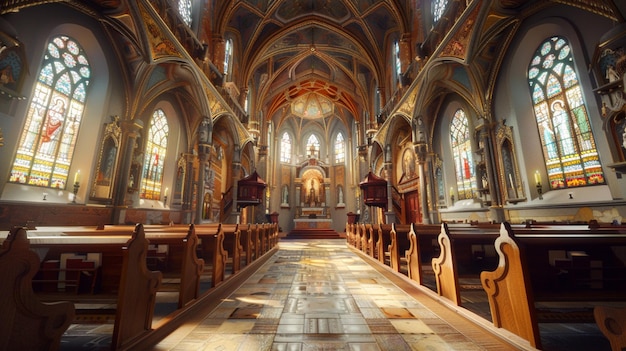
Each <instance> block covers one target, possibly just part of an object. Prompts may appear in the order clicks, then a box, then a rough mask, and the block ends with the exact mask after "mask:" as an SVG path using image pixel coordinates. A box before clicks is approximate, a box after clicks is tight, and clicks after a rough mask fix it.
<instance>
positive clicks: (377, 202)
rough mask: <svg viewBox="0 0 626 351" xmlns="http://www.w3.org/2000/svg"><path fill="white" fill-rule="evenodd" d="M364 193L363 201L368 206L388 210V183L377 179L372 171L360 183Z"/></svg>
mask: <svg viewBox="0 0 626 351" xmlns="http://www.w3.org/2000/svg"><path fill="white" fill-rule="evenodd" d="M359 188H361V191H362V193H363V201H364V202H365V204H366V205H367V206H375V207H382V208H387V181H386V180H384V179H383V178H380V177H377V176H376V175H375V174H374V173H372V172H371V171H370V172H369V173H368V174H367V176H365V179H363V181H362V182H361V183H359Z"/></svg>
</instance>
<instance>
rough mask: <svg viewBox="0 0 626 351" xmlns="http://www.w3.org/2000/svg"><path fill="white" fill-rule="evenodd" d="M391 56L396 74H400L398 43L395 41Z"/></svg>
mask: <svg viewBox="0 0 626 351" xmlns="http://www.w3.org/2000/svg"><path fill="white" fill-rule="evenodd" d="M393 57H394V59H395V63H396V75H398V76H399V75H401V74H402V63H401V61H400V44H399V43H398V42H397V41H396V42H394V43H393Z"/></svg>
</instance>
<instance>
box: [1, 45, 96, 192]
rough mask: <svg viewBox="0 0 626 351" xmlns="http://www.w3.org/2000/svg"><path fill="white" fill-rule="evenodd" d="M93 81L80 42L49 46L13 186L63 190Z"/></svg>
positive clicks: (32, 102) (12, 171) (18, 157)
mask: <svg viewBox="0 0 626 351" xmlns="http://www.w3.org/2000/svg"><path fill="white" fill-rule="evenodd" d="M90 77H91V68H90V66H89V62H88V61H87V57H86V56H85V53H84V52H83V49H82V48H81V46H80V45H79V44H78V42H76V41H75V40H74V39H71V38H69V37H67V36H57V37H54V38H53V39H52V40H50V42H48V45H47V47H46V52H45V54H44V58H43V62H42V64H41V69H40V71H39V74H38V78H37V83H36V84H35V89H34V91H33V95H32V96H33V97H32V100H31V101H30V105H29V108H28V112H27V114H26V123H25V125H24V129H23V132H22V136H21V137H20V143H19V147H18V149H17V153H16V155H15V161H14V162H13V168H12V169H11V176H10V178H9V181H10V182H16V183H22V184H29V185H36V186H42V187H52V188H58V189H65V186H66V184H67V179H68V175H69V170H70V163H71V161H72V155H73V154H74V147H75V146H76V139H77V137H78V130H79V129H80V122H81V120H82V117H83V112H84V109H85V101H86V99H87V86H88V85H89V79H90Z"/></svg>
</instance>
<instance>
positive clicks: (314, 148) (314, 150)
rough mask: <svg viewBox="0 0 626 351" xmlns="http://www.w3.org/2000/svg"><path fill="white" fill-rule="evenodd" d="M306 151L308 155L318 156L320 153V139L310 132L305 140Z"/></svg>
mask: <svg viewBox="0 0 626 351" xmlns="http://www.w3.org/2000/svg"><path fill="white" fill-rule="evenodd" d="M306 153H307V154H308V155H310V156H317V157H319V154H320V141H319V139H317V137H316V136H315V134H311V136H309V139H308V140H307V142H306Z"/></svg>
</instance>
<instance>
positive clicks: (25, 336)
mask: <svg viewBox="0 0 626 351" xmlns="http://www.w3.org/2000/svg"><path fill="white" fill-rule="evenodd" d="M38 269H39V257H38V256H37V254H36V253H35V252H33V251H31V250H30V245H29V241H28V238H27V234H26V230H25V229H24V228H13V229H12V230H11V231H10V233H9V236H8V237H7V239H6V240H5V241H4V242H3V245H2V249H0V281H2V285H1V287H0V301H2V304H0V316H2V318H1V321H0V350H57V349H58V348H59V347H60V343H61V335H63V333H64V332H65V330H67V328H68V327H69V326H70V324H71V323H72V320H73V319H74V315H75V310H74V304H72V303H71V302H65V301H63V302H53V303H43V302H41V301H40V300H39V299H38V298H37V296H36V295H35V293H34V292H33V289H32V279H33V277H34V275H35V274H36V273H37V270H38Z"/></svg>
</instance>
